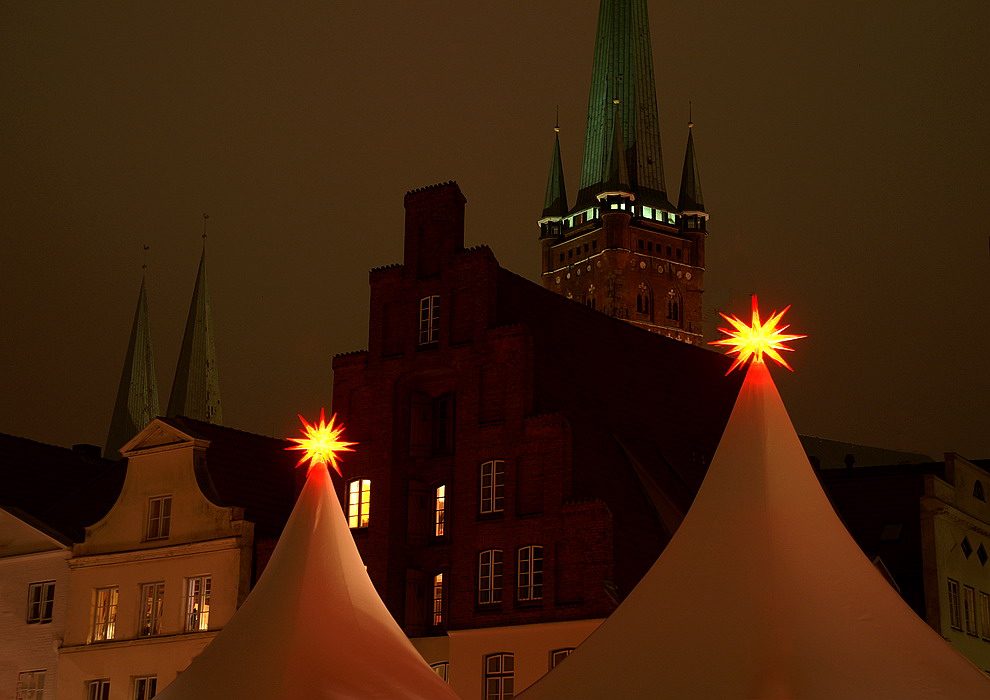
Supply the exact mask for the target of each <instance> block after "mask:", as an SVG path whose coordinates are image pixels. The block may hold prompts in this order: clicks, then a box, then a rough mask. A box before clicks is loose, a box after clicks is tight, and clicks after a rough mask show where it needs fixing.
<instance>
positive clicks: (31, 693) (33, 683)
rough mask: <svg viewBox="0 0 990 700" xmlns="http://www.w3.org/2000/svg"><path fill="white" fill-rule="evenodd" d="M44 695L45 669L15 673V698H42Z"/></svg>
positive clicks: (24, 699) (31, 699)
mask: <svg viewBox="0 0 990 700" xmlns="http://www.w3.org/2000/svg"><path fill="white" fill-rule="evenodd" d="M44 696H45V670H44V669H42V670H40V671H24V672H23V673H18V674H17V696H16V698H17V700H42V698H43V697H44Z"/></svg>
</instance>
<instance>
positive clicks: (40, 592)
mask: <svg viewBox="0 0 990 700" xmlns="http://www.w3.org/2000/svg"><path fill="white" fill-rule="evenodd" d="M54 608H55V582H54V581H38V582H37V583H31V584H28V611H27V622H28V624H29V625H30V624H36V623H40V624H44V623H46V622H51V621H52V610H53V609H54Z"/></svg>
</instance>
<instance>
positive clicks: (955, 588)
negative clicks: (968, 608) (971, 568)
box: [949, 578, 962, 630]
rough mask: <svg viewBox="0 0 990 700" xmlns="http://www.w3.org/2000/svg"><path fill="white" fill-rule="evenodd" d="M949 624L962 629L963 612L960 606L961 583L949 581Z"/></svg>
mask: <svg viewBox="0 0 990 700" xmlns="http://www.w3.org/2000/svg"><path fill="white" fill-rule="evenodd" d="M949 624H950V625H951V626H952V627H953V628H954V629H957V630H961V629H962V612H961V610H960V606H959V582H958V581H953V580H952V579H951V578H950V579H949Z"/></svg>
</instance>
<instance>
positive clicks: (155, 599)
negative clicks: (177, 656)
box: [138, 581, 165, 637]
mask: <svg viewBox="0 0 990 700" xmlns="http://www.w3.org/2000/svg"><path fill="white" fill-rule="evenodd" d="M164 603H165V584H164V583H163V582H161V581H159V582H158V583H146V584H144V585H142V586H141V624H140V626H139V627H138V636H139V637H152V636H154V635H156V634H161V633H162V606H163V605H164Z"/></svg>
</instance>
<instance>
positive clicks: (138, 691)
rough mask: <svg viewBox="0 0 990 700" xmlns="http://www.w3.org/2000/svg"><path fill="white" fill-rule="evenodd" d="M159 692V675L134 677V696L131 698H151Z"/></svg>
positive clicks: (138, 699)
mask: <svg viewBox="0 0 990 700" xmlns="http://www.w3.org/2000/svg"><path fill="white" fill-rule="evenodd" d="M157 694H158V676H138V677H135V678H134V696H133V697H132V698H131V700H151V698H153V697H155V695H157Z"/></svg>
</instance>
